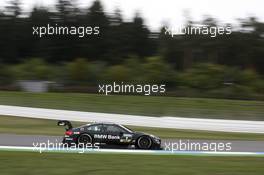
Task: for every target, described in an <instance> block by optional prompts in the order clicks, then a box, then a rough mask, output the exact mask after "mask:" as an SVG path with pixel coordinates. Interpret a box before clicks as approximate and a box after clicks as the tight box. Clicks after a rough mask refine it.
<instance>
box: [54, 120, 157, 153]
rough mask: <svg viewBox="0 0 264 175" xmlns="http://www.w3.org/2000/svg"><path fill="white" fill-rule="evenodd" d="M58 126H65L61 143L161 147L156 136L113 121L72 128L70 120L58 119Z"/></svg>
mask: <svg viewBox="0 0 264 175" xmlns="http://www.w3.org/2000/svg"><path fill="white" fill-rule="evenodd" d="M57 125H58V126H65V129H66V132H65V136H64V138H63V143H65V144H68V145H72V144H77V145H80V144H82V145H83V144H97V145H99V147H100V148H134V149H145V150H149V149H161V139H160V138H159V137H157V136H154V135H151V134H146V133H142V132H135V131H132V130H131V129H129V128H127V127H125V126H123V125H120V124H114V123H91V124H86V125H83V126H80V127H76V128H73V126H72V124H71V122H69V121H67V120H60V121H58V123H57Z"/></svg>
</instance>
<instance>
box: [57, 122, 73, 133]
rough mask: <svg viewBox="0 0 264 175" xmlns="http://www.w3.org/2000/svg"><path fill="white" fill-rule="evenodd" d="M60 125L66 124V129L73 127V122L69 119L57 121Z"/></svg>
mask: <svg viewBox="0 0 264 175" xmlns="http://www.w3.org/2000/svg"><path fill="white" fill-rule="evenodd" d="M57 125H58V126H65V129H66V131H68V130H71V129H72V124H71V122H70V121H68V120H59V121H58V123H57Z"/></svg>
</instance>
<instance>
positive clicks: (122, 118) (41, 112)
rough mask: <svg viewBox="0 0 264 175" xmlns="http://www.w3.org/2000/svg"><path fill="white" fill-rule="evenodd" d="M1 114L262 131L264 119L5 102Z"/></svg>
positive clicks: (175, 126)
mask: <svg viewBox="0 0 264 175" xmlns="http://www.w3.org/2000/svg"><path fill="white" fill-rule="evenodd" d="M0 115H8V116H19V117H30V118H41V119H53V120H61V119H63V120H70V121H80V122H114V123H119V124H124V125H134V126H144V127H157V128H173V129H190V130H205V131H222V132H243V133H264V121H246V120H222V119H200V118H182V117H148V116H137V115H124V114H108V113H95V112H81V111H69V110H57V109H44V108H31V107H20V106H6V105H0Z"/></svg>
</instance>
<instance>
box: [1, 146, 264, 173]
mask: <svg viewBox="0 0 264 175" xmlns="http://www.w3.org/2000/svg"><path fill="white" fill-rule="evenodd" d="M0 162H1V164H0V170H1V171H0V174H1V175H20V174H27V175H36V174H37V175H46V174H49V175H67V174H71V175H72V174H76V175H77V174H79V175H84V174H89V175H104V174H105V175H109V174H115V175H119V174H120V175H121V174H122V175H123V174H126V175H134V174H137V175H141V174H142V175H153V174H159V175H161V174H166V175H167V174H168V175H170V174H171V175H172V174H173V175H184V174H188V175H263V174H264V166H263V162H264V158H263V157H220V156H216V157H214V156H208V157H204V156H153V155H116V154H62V153H42V154H40V153H28V152H4V151H0Z"/></svg>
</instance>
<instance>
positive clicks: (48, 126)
mask: <svg viewBox="0 0 264 175" xmlns="http://www.w3.org/2000/svg"><path fill="white" fill-rule="evenodd" d="M56 124H57V121H55V120H46V119H32V118H24V117H13V116H0V133H9V134H28V135H60V136H61V135H63V134H64V128H63V127H59V126H57V125H56ZM82 124H84V123H80V122H73V126H79V125H82ZM129 128H131V129H133V130H136V131H142V132H146V133H151V134H154V135H157V136H159V137H161V138H179V139H216V140H219V139H221V140H264V135H263V134H247V133H225V132H208V131H192V130H177V129H163V128H149V127H135V126H129Z"/></svg>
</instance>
